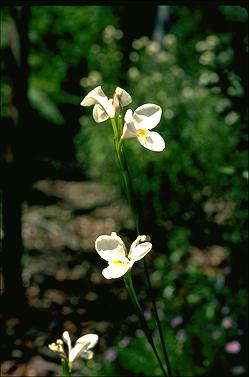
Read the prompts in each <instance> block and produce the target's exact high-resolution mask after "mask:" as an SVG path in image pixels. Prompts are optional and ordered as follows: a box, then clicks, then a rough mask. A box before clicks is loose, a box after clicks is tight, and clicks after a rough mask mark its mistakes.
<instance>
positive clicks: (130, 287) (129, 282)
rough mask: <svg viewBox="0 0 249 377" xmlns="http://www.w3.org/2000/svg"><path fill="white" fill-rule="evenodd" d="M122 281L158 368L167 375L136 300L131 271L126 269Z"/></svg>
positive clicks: (166, 376)
mask: <svg viewBox="0 0 249 377" xmlns="http://www.w3.org/2000/svg"><path fill="white" fill-rule="evenodd" d="M124 282H125V285H126V288H127V291H128V293H129V295H130V298H131V300H132V302H133V304H134V306H135V308H136V309H137V313H138V316H139V319H140V322H141V325H142V327H143V330H144V333H145V335H146V337H147V339H148V342H149V344H150V346H151V348H152V349H153V352H154V354H155V356H156V358H157V361H158V363H159V365H160V368H161V370H162V373H163V375H164V376H165V377H168V374H167V373H166V371H165V369H164V366H163V364H162V361H161V359H160V357H159V354H158V351H157V349H156V346H155V344H154V340H153V338H152V335H151V332H150V329H149V327H148V325H147V322H146V320H145V318H144V314H143V310H142V308H141V306H140V304H139V302H138V299H137V295H136V292H135V289H134V287H133V282H132V277H131V272H130V271H128V272H127V273H126V274H125V275H124Z"/></svg>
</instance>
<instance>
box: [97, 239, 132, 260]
mask: <svg viewBox="0 0 249 377" xmlns="http://www.w3.org/2000/svg"><path fill="white" fill-rule="evenodd" d="M95 249H96V251H97V253H98V254H99V255H100V256H101V258H103V259H105V260H106V261H108V262H109V261H111V260H113V259H119V258H122V257H125V252H126V248H125V244H124V243H123V241H122V239H121V238H120V237H119V236H118V235H117V234H116V233H114V232H113V233H112V234H111V235H110V236H109V235H102V236H99V237H98V238H97V239H96V241H95Z"/></svg>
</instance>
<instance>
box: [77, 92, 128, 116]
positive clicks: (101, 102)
mask: <svg viewBox="0 0 249 377" xmlns="http://www.w3.org/2000/svg"><path fill="white" fill-rule="evenodd" d="M129 103H131V96H130V95H129V93H127V92H126V91H125V90H124V89H122V88H120V87H117V88H116V89H115V92H114V94H113V98H110V99H108V98H107V97H106V95H105V93H104V92H103V90H102V88H101V86H97V87H96V88H95V89H93V90H91V92H89V93H88V94H87V95H86V96H85V98H84V99H83V100H82V101H81V103H80V104H81V106H92V105H94V107H93V118H94V120H95V122H97V123H100V122H104V121H105V120H107V119H108V118H114V117H115V113H116V110H118V109H119V107H123V106H127V105H128V104H129Z"/></svg>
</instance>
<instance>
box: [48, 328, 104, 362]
mask: <svg viewBox="0 0 249 377" xmlns="http://www.w3.org/2000/svg"><path fill="white" fill-rule="evenodd" d="M62 338H63V340H64V342H65V343H66V345H67V347H68V354H66V353H65V350H64V348H63V341H62V340H61V339H57V341H56V343H52V344H49V346H48V347H49V348H50V350H51V351H53V352H56V353H59V355H60V356H61V357H64V358H65V359H67V360H68V361H69V362H71V363H72V362H73V361H74V360H75V359H76V358H77V357H78V356H80V355H81V356H82V357H83V358H84V359H87V360H88V359H91V358H92V357H93V352H92V351H91V348H93V347H94V346H95V345H96V343H97V341H98V339H99V337H98V335H96V334H87V335H83V336H81V337H80V338H79V339H77V341H76V343H75V346H74V347H73V348H72V345H71V339H70V336H69V333H68V331H64V333H63V334H62Z"/></svg>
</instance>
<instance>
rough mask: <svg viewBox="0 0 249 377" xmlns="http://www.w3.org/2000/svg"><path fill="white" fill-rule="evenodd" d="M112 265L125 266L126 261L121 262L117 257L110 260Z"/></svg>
mask: <svg viewBox="0 0 249 377" xmlns="http://www.w3.org/2000/svg"><path fill="white" fill-rule="evenodd" d="M112 265H113V267H125V266H126V265H127V263H126V262H121V261H120V260H118V259H114V260H112Z"/></svg>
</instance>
